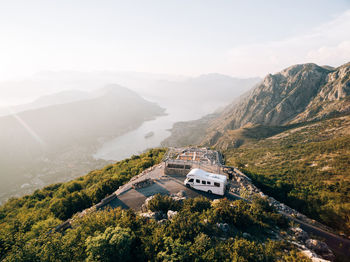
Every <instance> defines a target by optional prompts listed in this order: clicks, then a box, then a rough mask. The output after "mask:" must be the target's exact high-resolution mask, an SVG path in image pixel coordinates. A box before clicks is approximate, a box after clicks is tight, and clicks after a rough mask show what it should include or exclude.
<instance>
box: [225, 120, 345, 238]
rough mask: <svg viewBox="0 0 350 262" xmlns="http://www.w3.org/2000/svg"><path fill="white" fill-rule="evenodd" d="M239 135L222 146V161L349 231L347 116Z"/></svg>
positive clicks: (275, 194) (276, 194)
mask: <svg viewBox="0 0 350 262" xmlns="http://www.w3.org/2000/svg"><path fill="white" fill-rule="evenodd" d="M256 130H260V132H258V134H260V136H255V137H254V134H256V133H254V131H256ZM262 130H264V131H265V134H264V132H262ZM269 132H270V133H269ZM242 133H243V134H244V136H242V135H241V136H240V139H241V145H240V146H239V147H233V146H230V147H228V148H227V149H226V150H225V157H226V161H227V164H229V165H235V166H237V167H238V168H241V169H242V170H243V171H244V172H245V173H246V174H248V175H249V176H250V177H251V178H252V179H253V181H254V183H255V184H256V185H257V186H258V187H259V188H261V189H262V190H263V191H264V192H265V193H267V194H268V195H271V196H273V197H275V198H277V199H278V200H280V201H281V202H284V203H286V204H287V205H289V206H291V207H293V208H295V209H297V210H299V211H301V212H302V213H304V214H306V215H308V216H310V217H311V218H314V219H316V220H318V221H320V222H323V223H325V224H327V225H329V226H331V227H333V228H335V229H337V230H338V231H339V232H343V233H346V234H348V235H349V234H350V116H344V117H338V118H332V119H328V120H323V121H318V122H310V123H303V124H299V125H290V126H284V127H283V128H282V127H266V126H265V127H262V126H260V127H259V126H256V127H250V128H243V129H242V131H241V134H242ZM276 133H277V134H276ZM249 134H251V136H249ZM264 135H265V136H264ZM236 138H237V137H236ZM226 139H227V140H228V143H232V141H233V140H234V139H235V137H233V136H231V137H229V136H228V137H226Z"/></svg>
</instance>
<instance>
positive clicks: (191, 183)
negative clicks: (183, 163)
mask: <svg viewBox="0 0 350 262" xmlns="http://www.w3.org/2000/svg"><path fill="white" fill-rule="evenodd" d="M184 185H185V186H187V187H191V188H194V189H198V190H201V191H205V192H208V193H211V194H216V195H221V196H223V195H224V194H225V190H226V186H227V178H226V176H224V175H219V174H213V173H208V172H206V171H204V170H202V169H199V168H194V169H192V170H191V171H190V172H189V173H188V174H187V176H186V179H185V181H184Z"/></svg>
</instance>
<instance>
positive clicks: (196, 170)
mask: <svg viewBox="0 0 350 262" xmlns="http://www.w3.org/2000/svg"><path fill="white" fill-rule="evenodd" d="M191 175H193V176H196V177H201V178H203V179H210V180H216V181H218V182H226V180H227V177H226V176H224V175H219V174H213V173H209V172H206V171H204V170H202V169H199V168H193V169H192V170H191V171H190V172H189V173H188V174H187V176H191Z"/></svg>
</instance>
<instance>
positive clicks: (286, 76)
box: [164, 63, 350, 145]
mask: <svg viewBox="0 0 350 262" xmlns="http://www.w3.org/2000/svg"><path fill="white" fill-rule="evenodd" d="M349 95H350V63H347V64H344V65H342V66H340V67H338V68H335V69H332V68H331V67H327V66H322V67H321V66H318V65H316V64H312V63H309V64H300V65H294V66H291V67H288V68H286V69H284V70H282V71H281V72H279V73H276V74H274V75H272V74H269V75H267V76H266V77H265V78H264V80H263V81H262V82H261V83H259V84H258V85H257V86H256V87H255V88H254V89H253V90H251V91H249V92H248V93H246V94H245V95H243V96H241V98H240V99H236V101H235V102H233V103H231V104H230V105H229V106H227V107H226V108H225V109H224V110H223V111H222V112H221V113H220V114H216V115H215V116H214V117H209V118H206V119H208V121H207V122H206V126H207V128H206V131H205V135H204V136H203V135H202V136H201V137H200V138H198V137H196V140H195V141H194V140H193V141H188V139H186V138H185V137H186V134H184V133H182V135H183V138H181V137H175V138H174V137H170V138H169V139H167V140H166V141H165V142H164V144H165V145H175V144H176V143H180V144H181V142H180V141H181V139H184V140H187V143H192V142H193V143H197V142H198V141H199V140H201V141H202V144H206V145H215V144H216V143H217V142H218V140H219V139H220V138H221V137H222V136H224V134H225V133H227V132H228V131H229V130H235V129H239V128H241V127H244V126H246V125H267V126H280V125H286V124H290V123H300V122H305V121H311V120H319V119H323V118H326V117H329V116H334V115H339V114H347V113H349V112H350V99H349ZM198 123H200V126H201V127H202V126H203V119H201V120H198ZM177 126H181V128H182V129H186V126H191V128H192V130H187V131H186V132H187V133H189V134H190V133H193V132H195V131H196V130H195V129H196V128H194V127H195V126H196V121H193V122H192V123H188V125H186V123H181V124H179V125H175V126H174V129H173V133H179V132H178V130H176V129H177ZM186 132H185V133H186ZM201 134H203V130H202V131H201Z"/></svg>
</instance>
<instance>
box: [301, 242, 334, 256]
mask: <svg viewBox="0 0 350 262" xmlns="http://www.w3.org/2000/svg"><path fill="white" fill-rule="evenodd" d="M305 245H306V247H307V248H309V249H311V250H313V251H315V253H316V254H318V255H320V256H321V257H322V258H324V259H327V260H330V261H333V260H334V259H335V256H334V254H333V252H332V251H331V250H330V249H329V247H328V246H327V244H326V243H324V242H322V241H320V240H317V239H308V240H306V241H305Z"/></svg>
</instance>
